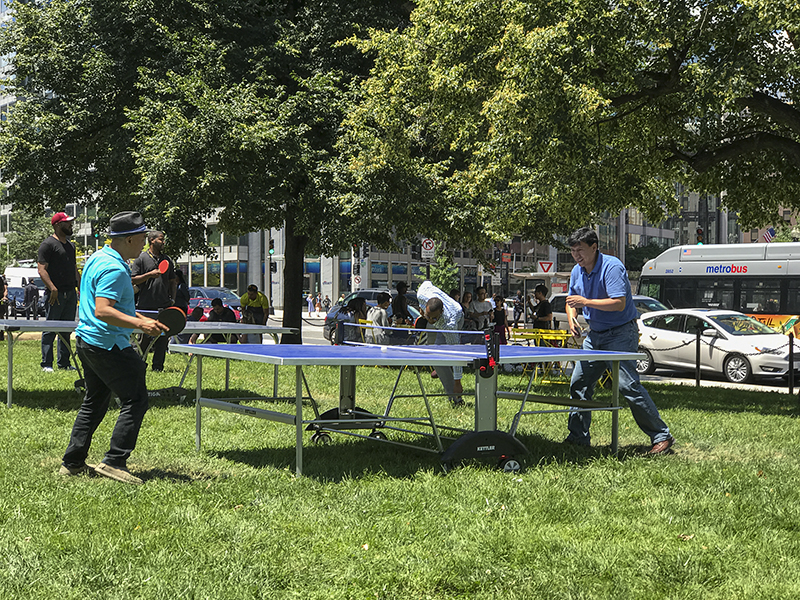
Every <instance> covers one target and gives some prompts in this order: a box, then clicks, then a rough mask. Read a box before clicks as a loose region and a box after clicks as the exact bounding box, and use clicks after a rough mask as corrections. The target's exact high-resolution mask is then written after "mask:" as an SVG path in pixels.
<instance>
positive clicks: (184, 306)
mask: <svg viewBox="0 0 800 600" xmlns="http://www.w3.org/2000/svg"><path fill="white" fill-rule="evenodd" d="M175 279H176V285H175V306H177V307H178V308H180V309H181V310H182V311H183V312H184V313H186V314H187V315H188V314H189V296H190V294H189V286H188V285H187V283H186V277H184V275H183V271H182V270H181V269H175Z"/></svg>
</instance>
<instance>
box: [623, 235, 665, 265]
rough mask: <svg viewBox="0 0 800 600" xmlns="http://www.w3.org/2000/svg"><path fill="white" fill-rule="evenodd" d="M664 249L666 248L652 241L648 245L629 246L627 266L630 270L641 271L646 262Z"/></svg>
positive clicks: (626, 253) (626, 250)
mask: <svg viewBox="0 0 800 600" xmlns="http://www.w3.org/2000/svg"><path fill="white" fill-rule="evenodd" d="M663 251H664V248H662V247H661V246H659V245H658V244H657V243H656V242H652V241H651V242H649V243H648V244H647V245H646V246H628V247H627V248H626V249H625V268H626V269H627V270H628V271H641V270H642V267H643V266H644V263H646V262H647V261H648V260H650V259H651V258H655V257H656V256H658V255H659V254H661V253H662V252H663Z"/></svg>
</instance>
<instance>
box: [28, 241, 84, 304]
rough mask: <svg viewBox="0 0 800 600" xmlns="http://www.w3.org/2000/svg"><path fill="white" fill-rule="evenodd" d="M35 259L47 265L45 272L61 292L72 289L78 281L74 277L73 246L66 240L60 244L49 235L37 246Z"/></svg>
mask: <svg viewBox="0 0 800 600" xmlns="http://www.w3.org/2000/svg"><path fill="white" fill-rule="evenodd" d="M37 261H38V262H39V263H40V264H45V265H47V274H48V275H49V276H50V280H51V281H52V282H53V285H54V286H56V288H58V289H59V290H61V291H62V292H69V291H72V290H74V289H75V288H76V287H77V285H78V281H77V279H76V278H75V246H74V245H73V244H72V242H70V241H67V242H66V243H64V244H62V243H61V242H60V241H59V239H58V238H56V237H54V236H52V235H50V236H48V237H47V239H45V240H44V241H43V242H42V244H41V245H40V246H39V254H38V257H37Z"/></svg>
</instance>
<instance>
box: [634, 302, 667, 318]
mask: <svg viewBox="0 0 800 600" xmlns="http://www.w3.org/2000/svg"><path fill="white" fill-rule="evenodd" d="M634 304H636V310H637V311H639V314H640V315H641V314H642V313H646V312H652V311H654V310H668V309H667V307H666V306H664V305H663V304H661V302H659V301H658V300H656V299H655V298H642V299H638V298H637V299H636V300H634Z"/></svg>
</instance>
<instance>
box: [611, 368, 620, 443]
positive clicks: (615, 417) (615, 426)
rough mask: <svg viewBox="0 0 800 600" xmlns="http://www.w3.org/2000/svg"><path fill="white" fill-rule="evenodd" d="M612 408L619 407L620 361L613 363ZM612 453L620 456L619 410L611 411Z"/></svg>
mask: <svg viewBox="0 0 800 600" xmlns="http://www.w3.org/2000/svg"><path fill="white" fill-rule="evenodd" d="M611 376H612V377H613V379H614V380H613V382H612V383H611V406H613V407H615V408H616V407H619V361H618V360H615V361H614V362H612V363H611ZM611 452H612V453H613V454H614V456H617V455H618V454H619V408H616V410H612V411H611Z"/></svg>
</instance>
